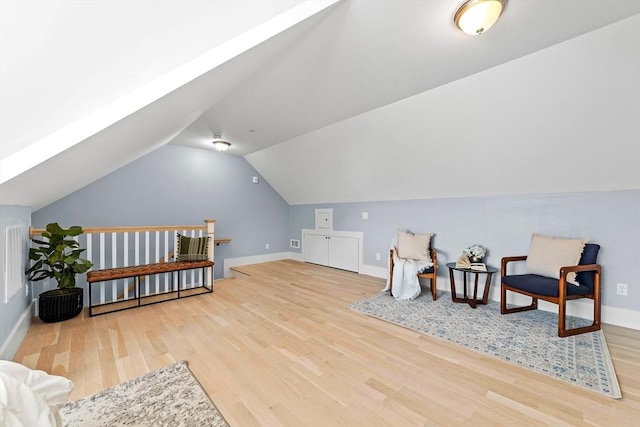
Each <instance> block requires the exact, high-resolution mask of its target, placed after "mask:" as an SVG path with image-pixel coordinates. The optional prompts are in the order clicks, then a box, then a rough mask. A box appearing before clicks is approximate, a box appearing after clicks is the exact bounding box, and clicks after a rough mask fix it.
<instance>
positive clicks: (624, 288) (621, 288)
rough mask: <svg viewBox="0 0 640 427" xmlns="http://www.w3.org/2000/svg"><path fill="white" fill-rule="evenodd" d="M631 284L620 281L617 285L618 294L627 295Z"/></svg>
mask: <svg viewBox="0 0 640 427" xmlns="http://www.w3.org/2000/svg"><path fill="white" fill-rule="evenodd" d="M628 291H629V286H628V285H627V284H626V283H618V284H617V286H616V293H617V294H618V295H625V296H626V295H627V293H628Z"/></svg>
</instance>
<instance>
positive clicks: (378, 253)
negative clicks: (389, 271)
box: [376, 252, 380, 261]
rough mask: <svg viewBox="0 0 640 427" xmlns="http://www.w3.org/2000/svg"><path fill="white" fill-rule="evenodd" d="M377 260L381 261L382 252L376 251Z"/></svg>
mask: <svg viewBox="0 0 640 427" xmlns="http://www.w3.org/2000/svg"><path fill="white" fill-rule="evenodd" d="M376 260H378V261H380V252H376Z"/></svg>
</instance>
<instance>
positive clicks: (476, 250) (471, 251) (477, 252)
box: [462, 245, 487, 258]
mask: <svg viewBox="0 0 640 427" xmlns="http://www.w3.org/2000/svg"><path fill="white" fill-rule="evenodd" d="M462 253H463V254H465V255H466V256H468V257H475V258H484V256H485V255H486V254H487V250H486V249H485V248H483V247H482V246H480V245H473V246H469V247H467V248H464V251H462Z"/></svg>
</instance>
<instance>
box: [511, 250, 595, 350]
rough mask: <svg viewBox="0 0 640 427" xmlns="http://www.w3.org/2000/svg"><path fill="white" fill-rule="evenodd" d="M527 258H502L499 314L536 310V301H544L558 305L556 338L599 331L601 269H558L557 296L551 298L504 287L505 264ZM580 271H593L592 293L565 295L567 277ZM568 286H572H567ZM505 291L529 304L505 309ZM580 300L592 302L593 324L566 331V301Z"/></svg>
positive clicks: (593, 266) (591, 266) (590, 265)
mask: <svg viewBox="0 0 640 427" xmlns="http://www.w3.org/2000/svg"><path fill="white" fill-rule="evenodd" d="M526 259H527V256H526V255H523V256H514V257H504V258H502V265H501V268H500V291H501V297H500V313H501V314H508V313H517V312H520V311H527V310H536V309H537V308H538V300H539V299H541V300H544V301H547V302H551V303H554V304H557V305H558V336H559V337H563V338H564V337H568V336H571V335H577V334H583V333H585V332H593V331H599V330H600V328H601V325H600V316H601V313H600V308H601V307H600V292H601V288H600V275H601V268H600V265H599V264H585V265H574V266H567V267H562V268H560V278H559V279H558V286H559V289H558V296H557V297H552V296H548V295H539V294H534V293H531V292H527V291H523V290H521V289H518V288H514V287H511V286H509V285H506V284H505V283H504V282H503V281H502V278H503V277H505V276H506V275H507V264H508V263H510V262H515V261H526ZM580 271H593V272H594V278H593V293H592V294H587V295H567V283H568V282H567V275H568V274H569V273H572V272H576V273H577V272H580ZM569 286H573V285H571V284H569ZM507 291H511V292H515V293H519V294H522V295H527V296H529V297H531V304H530V305H527V306H523V307H512V308H507ZM580 298H589V299H592V300H593V323H592V324H591V325H588V326H583V327H580V328H573V329H567V327H566V314H567V301H569V300H574V299H580Z"/></svg>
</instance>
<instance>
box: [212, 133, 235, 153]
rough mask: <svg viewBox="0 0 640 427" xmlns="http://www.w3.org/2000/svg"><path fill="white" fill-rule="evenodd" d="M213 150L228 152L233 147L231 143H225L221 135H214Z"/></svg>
mask: <svg viewBox="0 0 640 427" xmlns="http://www.w3.org/2000/svg"><path fill="white" fill-rule="evenodd" d="M211 142H212V143H213V148H215V149H216V150H218V151H226V149H227V148H229V147H231V143H230V142H227V141H224V140H223V139H222V136H221V135H213V141H211Z"/></svg>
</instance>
